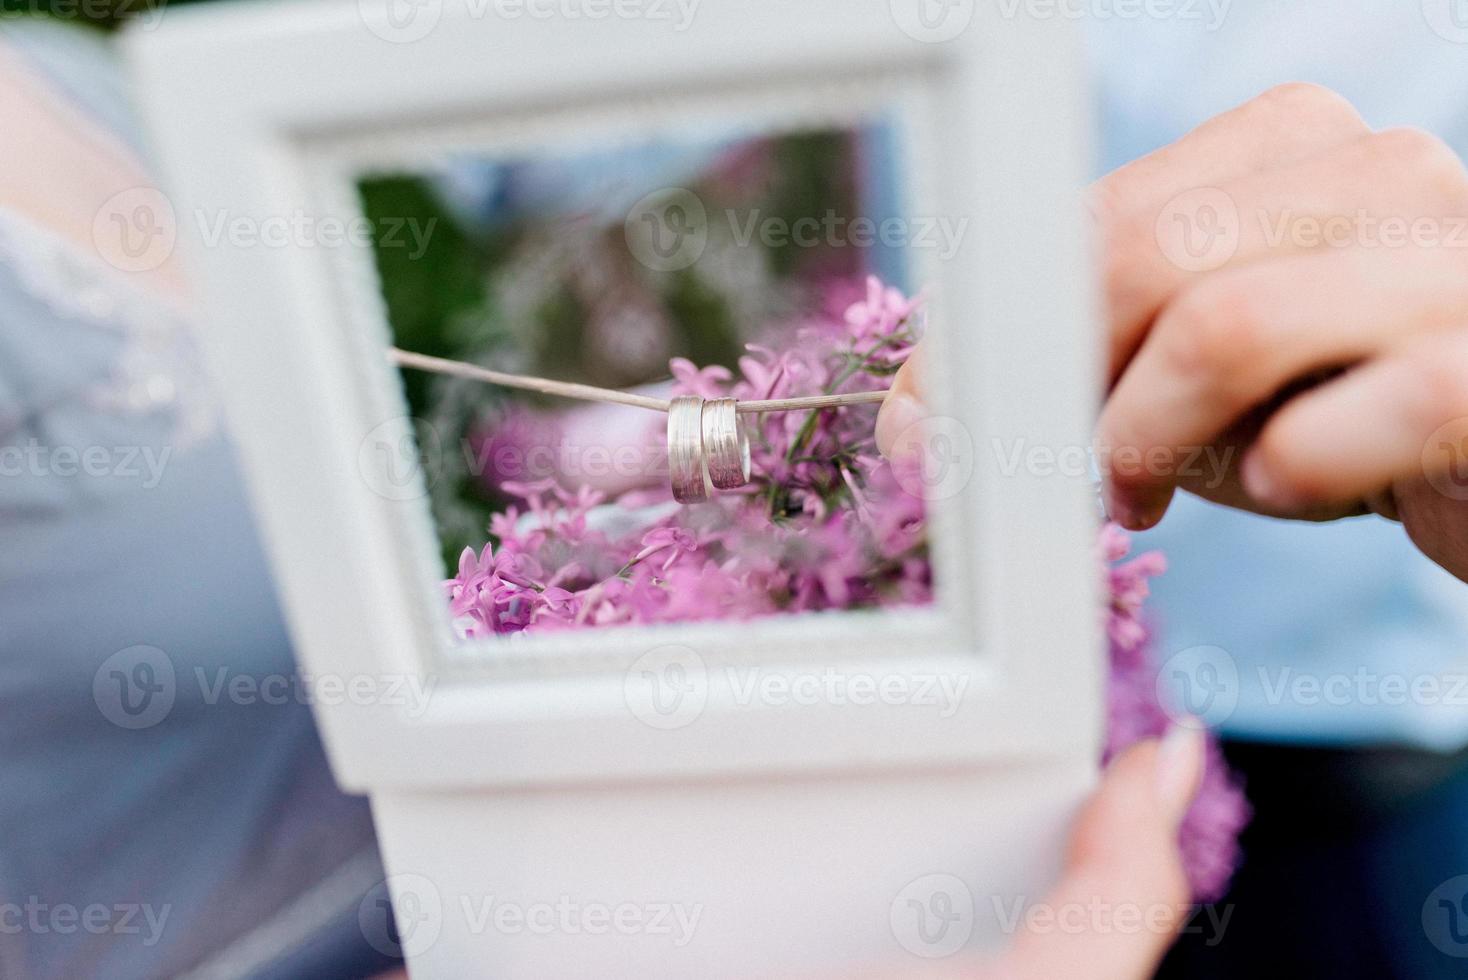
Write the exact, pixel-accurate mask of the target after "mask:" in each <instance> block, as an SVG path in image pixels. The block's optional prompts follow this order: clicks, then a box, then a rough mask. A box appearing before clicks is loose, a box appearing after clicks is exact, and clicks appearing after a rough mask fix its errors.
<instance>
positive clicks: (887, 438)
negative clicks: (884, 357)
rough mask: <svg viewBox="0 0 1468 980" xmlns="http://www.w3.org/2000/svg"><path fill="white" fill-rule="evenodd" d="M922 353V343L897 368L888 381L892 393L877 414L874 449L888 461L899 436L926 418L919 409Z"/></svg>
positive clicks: (921, 395)
mask: <svg viewBox="0 0 1468 980" xmlns="http://www.w3.org/2000/svg"><path fill="white" fill-rule="evenodd" d="M922 353H923V348H922V344H919V345H918V346H917V349H915V350H914V351H913V352H912V356H911V357H909V358H908V359H907V360H906V361H905V362H904V363H903V365H902V367H900V368H898V369H897V374H896V376H894V377H893V378H892V390H891V392H889V393H888V395H887V399H886V401H884V402H882V408H881V411H879V412H878V413H877V449H878V450H880V451H881V453H882V455H883V456H887V457H889V458H890V457H891V456H892V450H893V448H894V447H895V446H896V445H897V442H898V439H899V437H900V436H901V435H902V434H903V433H904V432H906V431H908V430H909V429H911V428H912V427H913V426H915V425H917V424H918V423H919V422H921V421H922V420H923V419H925V418H927V416H928V410H927V409H926V408H925V407H924V406H923V389H922V374H923V370H922Z"/></svg>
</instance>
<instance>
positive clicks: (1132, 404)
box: [1097, 248, 1468, 528]
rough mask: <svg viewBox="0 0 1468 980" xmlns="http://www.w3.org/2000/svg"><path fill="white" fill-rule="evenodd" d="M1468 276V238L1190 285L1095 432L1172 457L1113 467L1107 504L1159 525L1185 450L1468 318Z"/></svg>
mask: <svg viewBox="0 0 1468 980" xmlns="http://www.w3.org/2000/svg"><path fill="white" fill-rule="evenodd" d="M1464 280H1468V251H1465V250H1458V249H1446V248H1444V249H1436V250H1430V251H1429V250H1423V249H1367V248H1349V249H1330V250H1327V251H1324V252H1312V253H1308V254H1303V255H1292V256H1286V257H1284V258H1282V259H1279V260H1276V261H1271V262H1263V263H1256V264H1253V265H1248V266H1244V267H1242V268H1237V269H1229V270H1224V271H1221V272H1219V273H1216V274H1214V275H1212V276H1209V277H1206V278H1205V279H1202V280H1200V281H1198V282H1196V283H1194V284H1192V285H1190V286H1188V287H1187V288H1185V289H1183V290H1182V291H1181V292H1180V293H1179V294H1178V295H1177V296H1176V297H1174V298H1173V299H1172V301H1171V302H1170V303H1169V304H1168V305H1167V306H1166V307H1165V308H1164V309H1163V311H1162V313H1161V314H1160V315H1159V316H1158V317H1157V321H1156V324H1155V325H1154V326H1153V328H1152V330H1151V331H1150V332H1149V334H1148V336H1147V339H1146V341H1145V342H1144V343H1143V344H1142V347H1141V349H1140V350H1139V351H1138V352H1137V354H1136V355H1135V356H1134V357H1133V359H1132V361H1131V363H1130V364H1129V365H1128V366H1127V368H1126V371H1125V372H1124V373H1123V375H1122V377H1121V379H1120V381H1119V382H1118V383H1117V385H1116V387H1115V389H1114V390H1113V391H1112V393H1111V397H1110V398H1109V399H1108V401H1107V404H1106V407H1105V409H1104V411H1103V412H1102V416H1101V421H1100V424H1099V426H1098V429H1097V432H1098V436H1097V441H1098V443H1099V445H1101V446H1102V447H1105V449H1106V451H1107V452H1108V454H1110V455H1112V456H1115V455H1116V454H1117V453H1118V452H1119V451H1120V450H1121V449H1122V448H1123V447H1125V450H1126V452H1127V453H1129V454H1130V458H1133V459H1139V460H1155V461H1159V464H1160V465H1147V466H1137V467H1130V468H1122V467H1113V468H1110V469H1109V471H1108V477H1109V480H1108V486H1107V495H1108V510H1109V512H1110V513H1111V514H1112V516H1113V517H1115V518H1116V519H1117V520H1119V521H1121V522H1122V523H1123V524H1125V525H1127V526H1129V527H1132V528H1144V527H1150V526H1151V525H1152V524H1154V523H1156V521H1157V520H1158V519H1160V517H1161V515H1162V512H1163V510H1165V508H1166V505H1167V502H1168V498H1169V495H1170V494H1171V491H1172V488H1173V486H1174V485H1176V484H1177V482H1178V481H1179V479H1180V477H1181V476H1183V475H1184V474H1181V473H1179V471H1178V470H1179V466H1180V465H1181V462H1182V461H1183V460H1185V459H1187V458H1189V457H1191V456H1195V455H1196V450H1197V449H1198V448H1199V447H1204V446H1209V445H1211V444H1212V443H1214V442H1215V441H1216V440H1218V439H1219V437H1220V436H1222V435H1223V434H1224V433H1225V432H1226V431H1228V430H1229V428H1230V427H1231V426H1233V425H1235V424H1236V423H1237V422H1238V421H1239V420H1240V419H1241V418H1242V417H1243V416H1244V415H1245V414H1246V413H1248V412H1250V411H1251V410H1253V409H1255V408H1256V407H1258V406H1260V405H1261V404H1263V403H1264V402H1266V401H1268V400H1269V399H1270V398H1272V397H1273V396H1274V395H1276V393H1278V392H1280V391H1281V390H1282V389H1284V388H1285V387H1286V386H1288V385H1289V384H1291V383H1292V382H1295V381H1297V380H1298V379H1300V378H1302V377H1307V376H1309V375H1311V374H1314V373H1317V372H1320V371H1323V370H1329V369H1333V368H1337V367H1340V366H1343V365H1348V364H1352V363H1355V362H1357V361H1359V360H1361V359H1363V358H1366V357H1368V356H1372V355H1375V354H1378V353H1381V352H1382V351H1385V350H1388V349H1390V348H1391V347H1393V346H1394V345H1396V344H1399V343H1400V342H1401V341H1402V340H1403V339H1404V338H1405V337H1407V336H1409V335H1411V334H1414V333H1431V332H1439V331H1444V330H1448V329H1451V328H1456V327H1457V326H1458V325H1459V324H1463V323H1468V290H1465V289H1461V288H1458V286H1457V285H1456V284H1457V283H1458V282H1459V281H1464ZM1445 284H1446V286H1447V288H1444V286H1445ZM1168 461H1172V462H1173V464H1174V465H1168Z"/></svg>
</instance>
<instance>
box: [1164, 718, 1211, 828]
mask: <svg viewBox="0 0 1468 980" xmlns="http://www.w3.org/2000/svg"><path fill="white" fill-rule="evenodd" d="M1204 745H1205V736H1204V734H1203V723H1202V722H1200V721H1198V719H1196V718H1184V719H1182V720H1180V721H1175V722H1173V724H1172V727H1171V728H1169V729H1168V731H1167V734H1166V735H1165V736H1164V737H1163V739H1162V744H1161V745H1160V746H1158V748H1157V771H1156V780H1157V781H1156V791H1157V802H1158V804H1159V805H1160V806H1161V807H1162V812H1163V813H1164V814H1166V815H1167V817H1168V819H1169V820H1171V821H1172V822H1173V824H1174V825H1176V824H1181V823H1182V821H1183V817H1184V815H1186V814H1187V812H1188V807H1189V805H1191V804H1192V802H1193V797H1194V796H1196V795H1197V794H1198V786H1199V784H1200V783H1201V782H1202V779H1203V764H1204Z"/></svg>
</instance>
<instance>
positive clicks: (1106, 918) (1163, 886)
mask: <svg viewBox="0 0 1468 980" xmlns="http://www.w3.org/2000/svg"><path fill="white" fill-rule="evenodd" d="M1203 766H1204V740H1203V732H1202V730H1201V729H1200V728H1194V727H1176V728H1174V729H1173V730H1172V731H1171V732H1170V733H1169V736H1168V737H1167V738H1166V739H1164V740H1162V741H1160V742H1159V741H1150V742H1143V743H1140V744H1138V745H1134V746H1132V747H1131V748H1130V749H1128V750H1127V751H1126V752H1124V753H1122V754H1121V755H1120V756H1119V757H1117V759H1116V760H1115V761H1114V762H1113V763H1112V764H1111V767H1110V768H1109V769H1108V770H1107V772H1106V775H1105V778H1104V779H1103V780H1102V783H1101V786H1100V788H1099V789H1097V790H1096V792H1095V794H1094V795H1093V796H1092V797H1091V799H1090V801H1089V802H1088V803H1087V804H1086V806H1085V808H1084V809H1083V810H1082V811H1081V814H1080V817H1079V819H1078V820H1077V821H1076V825H1075V828H1074V830H1073V831H1072V832H1071V840H1070V848H1069V852H1068V855H1067V860H1066V868H1065V872H1064V873H1063V875H1062V876H1061V880H1060V882H1059V884H1057V885H1056V886H1055V888H1054V890H1052V891H1051V892H1050V894H1049V895H1048V896H1046V897H1045V899H1044V900H1043V901H1041V902H1039V903H1035V904H1032V905H1029V906H1028V908H1029V909H1030V910H1039V911H1043V912H1044V913H1045V916H1046V917H1045V918H1044V919H1041V918H1039V917H1036V918H1035V919H1034V920H1033V921H1036V922H1050V923H1051V925H1050V926H1049V927H1044V928H1038V927H1037V928H1022V929H1021V930H1020V931H1019V932H1018V933H1017V934H1016V935H1015V937H1014V940H1013V942H1012V943H1011V944H1010V947H1009V948H1008V949H1007V950H1006V951H1005V952H1004V953H1002V954H1000V956H999V957H998V958H997V959H993V960H988V961H984V962H975V961H972V960H965V959H960V958H955V959H953V960H945V961H942V962H941V963H937V964H923V965H917V966H911V967H909V968H908V969H907V970H902V969H900V968H897V969H894V968H891V967H890V966H889V967H888V968H884V969H880V970H872V971H870V972H867V973H858V974H857V976H859V977H863V978H866V977H869V978H871V980H878V978H881V980H1055V978H1057V977H1085V978H1086V980H1144V978H1146V977H1150V976H1152V974H1153V972H1154V971H1155V970H1156V968H1157V964H1158V962H1159V961H1160V960H1161V959H1162V955H1163V954H1164V953H1165V952H1166V951H1167V948H1168V946H1170V945H1171V944H1172V940H1173V937H1174V936H1175V935H1176V933H1177V930H1178V929H1179V928H1180V927H1181V926H1182V924H1183V922H1184V921H1185V920H1186V919H1187V916H1188V914H1189V912H1190V911H1191V908H1192V906H1190V905H1189V904H1188V903H1189V899H1190V896H1189V893H1188V885H1187V879H1186V878H1185V876H1184V874H1183V869H1182V857H1181V855H1180V854H1179V853H1178V846H1177V833H1178V826H1179V825H1180V824H1181V823H1182V819H1183V816H1184V814H1186V813H1187V810H1188V805H1189V804H1190V803H1191V802H1192V800H1193V796H1194V794H1196V793H1197V790H1198V784H1199V781H1200V780H1201V779H1202V775H1203ZM1026 921H1029V919H1028V917H1027V919H1026ZM1123 923H1126V924H1125V925H1123ZM851 976H852V975H851V974H846V975H845V977H846V980H851Z"/></svg>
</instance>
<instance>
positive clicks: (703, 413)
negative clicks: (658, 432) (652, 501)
mask: <svg viewBox="0 0 1468 980" xmlns="http://www.w3.org/2000/svg"><path fill="white" fill-rule="evenodd" d="M735 405H736V402H735V400H734V399H732V398H713V399H710V400H708V401H704V400H703V399H702V398H700V397H698V396H697V395H680V396H679V397H677V398H674V399H673V400H672V402H671V404H670V405H669V406H668V468H669V470H670V471H671V473H672V478H673V499H674V500H676V501H678V502H679V503H680V504H696V503H699V502H701V501H704V500H707V499H709V497H711V496H713V493H714V491H715V490H732V489H734V488H735V487H742V486H744V485H745V484H746V483H748V482H749V436H748V434H747V433H746V432H745V431H744V426H743V424H742V423H741V422H740V421H739V413H738V412H737V411H736V409H735Z"/></svg>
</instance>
